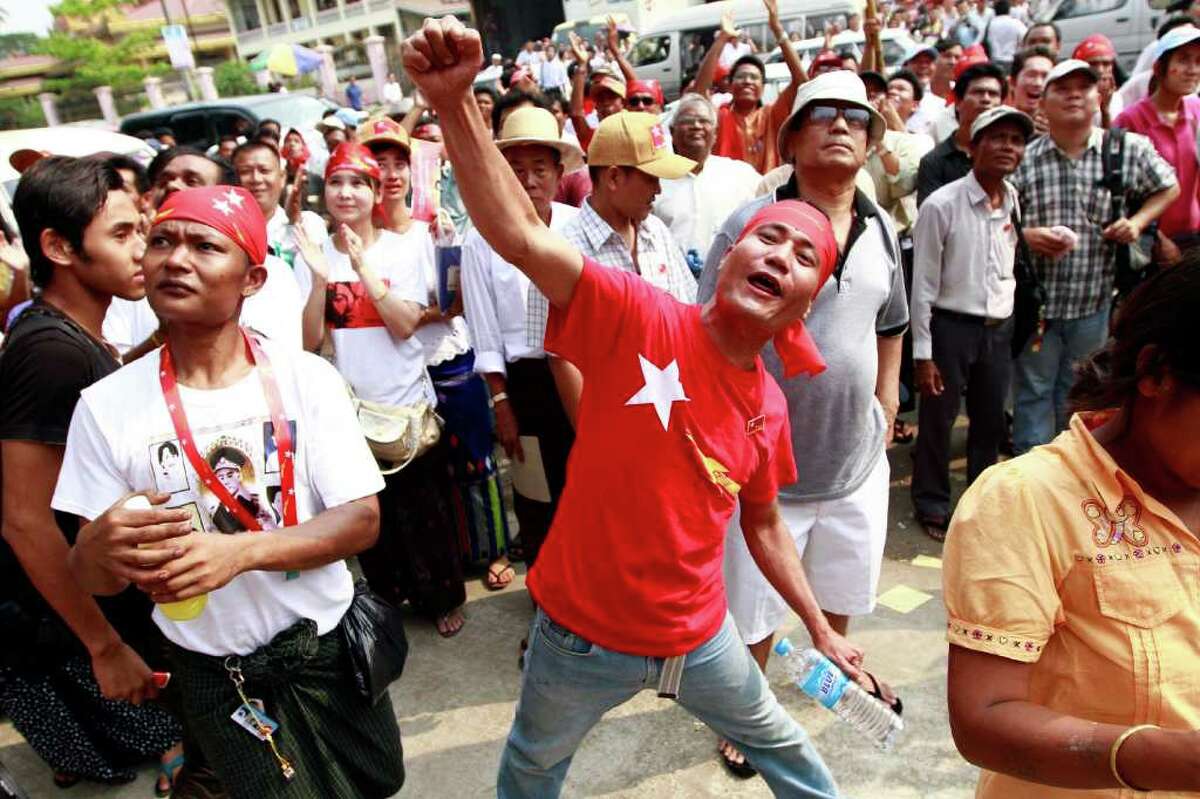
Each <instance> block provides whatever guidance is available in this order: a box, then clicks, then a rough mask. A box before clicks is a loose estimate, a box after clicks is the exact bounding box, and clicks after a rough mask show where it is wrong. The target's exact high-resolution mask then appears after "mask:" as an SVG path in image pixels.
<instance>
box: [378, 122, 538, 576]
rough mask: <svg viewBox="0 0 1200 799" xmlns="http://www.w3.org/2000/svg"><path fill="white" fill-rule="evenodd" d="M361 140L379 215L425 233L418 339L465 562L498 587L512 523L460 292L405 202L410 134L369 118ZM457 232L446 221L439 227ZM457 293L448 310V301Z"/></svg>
mask: <svg viewBox="0 0 1200 799" xmlns="http://www.w3.org/2000/svg"><path fill="white" fill-rule="evenodd" d="M358 140H359V141H360V142H362V143H363V144H364V145H366V147H367V148H368V149H370V150H371V152H372V154H373V155H374V156H375V159H376V160H377V161H378V162H379V169H380V174H381V175H382V189H381V198H380V203H379V206H378V207H377V208H376V215H375V218H376V220H377V221H378V222H379V223H380V225H381V226H382V227H384V228H386V229H387V230H391V231H393V232H395V233H397V234H398V235H401V236H408V235H414V236H416V235H420V236H421V237H423V238H424V240H425V241H427V242H428V245H427V247H426V250H427V252H426V253H425V255H426V257H422V258H420V259H417V260H415V261H413V262H412V263H411V267H412V268H423V269H424V270H425V282H426V285H427V287H428V290H429V300H428V305H427V306H426V307H425V310H424V311H422V313H421V318H420V319H419V320H418V322H417V332H416V336H417V338H418V339H419V340H420V341H421V344H422V345H423V346H424V348H425V364H426V366H427V367H428V369H429V376H430V377H431V378H432V379H433V384H434V388H435V390H436V392H437V399H438V405H437V410H438V415H439V416H441V417H442V419H443V420H445V423H446V430H445V434H446V436H447V440H448V442H449V448H450V468H451V471H452V473H453V475H454V488H455V493H454V500H455V501H454V522H455V534H456V536H457V538H458V540H459V541H460V542H461V544H462V548H463V556H464V558H465V560H466V562H467V563H468V564H471V565H473V566H477V567H487V569H488V571H487V574H486V576H485V577H484V585H485V586H486V587H487V588H488V589H490V590H493V591H497V590H500V589H502V588H504V587H506V586H507V585H508V584H509V583H511V582H512V580H513V577H514V576H515V574H516V573H515V571H514V570H513V568H512V566H511V565H510V564H509V561H508V558H507V552H508V549H509V544H510V542H509V533H508V521H507V518H506V514H505V508H504V503H503V500H502V494H501V489H500V481H499V475H498V473H497V468H496V461H495V457H494V452H495V445H494V438H493V434H492V420H491V410H490V409H489V407H488V392H487V387H486V386H485V385H484V383H483V380H482V379H481V378H480V377H479V376H478V375H477V374H475V354H474V352H473V351H472V350H471V342H470V338H469V336H468V333H467V324H466V321H465V320H464V318H463V302H462V294H461V292H460V291H459V289H458V288H456V287H455V286H453V285H451V284H450V281H449V276H447V281H446V285H445V286H443V285H442V280H441V274H440V272H439V270H438V268H437V264H436V262H435V257H434V247H433V239H432V232H431V231H430V227H429V225H428V224H427V223H425V222H422V221H420V220H416V219H413V217H412V214H411V212H410V209H409V204H408V190H409V185H410V182H411V172H410V170H409V156H410V154H411V152H412V144H411V142H410V141H409V137H408V133H407V132H406V131H405V130H404V128H403V127H401V126H400V125H399V124H397V123H396V122H394V121H392V120H391V119H388V118H386V117H384V118H382V119H378V120H373V121H371V122H368V123H366V124H365V125H363V126H362V127H360V128H359V130H358ZM439 227H440V228H441V229H443V230H452V223H451V222H450V221H449V219H443V221H442V223H441V225H440V226H439ZM448 294H453V295H454V298H453V302H451V303H450V304H449V307H448V308H446V310H444V311H443V310H442V306H443V305H444V304H445V303H444V302H443V300H444V299H445V298H446V297H447V295H448Z"/></svg>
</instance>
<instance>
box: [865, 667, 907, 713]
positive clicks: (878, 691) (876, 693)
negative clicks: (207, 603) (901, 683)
mask: <svg viewBox="0 0 1200 799" xmlns="http://www.w3.org/2000/svg"><path fill="white" fill-rule="evenodd" d="M863 674H865V675H867V676H868V677H870V678H871V684H872V685H874V686H875V687H874V688H872V689H871V690H870V691H869V692H868V693H870V694H871V696H873V697H875V698H876V699H878V700H879V701H880V702H883V703H884V704H885V705H887V704H888V703H887V700H886V699H884V698H883V689H882V688H880V685H881V683H880V682H879V678H878V677H876V676H875V675H874V674H872V673H871V672H869V671H867V670H866V669H863ZM888 707H890V708H891V709H892V712H893V713H895V714H896V715H897V716H902V715H904V703H903V702H901V701H900V696H899V695H898V694H897V696H896V701H895V702H892V703H891V704H890V705H888Z"/></svg>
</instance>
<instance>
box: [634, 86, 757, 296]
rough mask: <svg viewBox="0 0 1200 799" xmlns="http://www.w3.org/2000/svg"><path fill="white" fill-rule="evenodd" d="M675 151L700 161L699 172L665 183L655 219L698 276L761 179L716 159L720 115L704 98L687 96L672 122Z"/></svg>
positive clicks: (739, 164) (735, 161)
mask: <svg viewBox="0 0 1200 799" xmlns="http://www.w3.org/2000/svg"><path fill="white" fill-rule="evenodd" d="M671 141H672V144H673V145H674V147H675V152H677V153H679V154H680V155H682V156H684V157H685V158H690V159H692V160H693V161H695V162H696V168H695V169H693V170H692V171H691V172H690V173H688V174H687V175H684V176H683V177H681V178H678V179H676V180H662V181H660V184H661V187H662V193H661V194H660V195H658V198H657V199H656V200H655V201H654V215H655V216H657V217H658V218H659V219H661V220H662V221H664V222H666V223H667V227H668V228H670V229H671V235H672V236H673V237H674V238H675V241H676V242H678V243H679V246H680V247H682V248H683V251H684V253H685V255H686V256H687V262H688V266H689V267H691V268H692V270H693V271H694V272H696V273H699V271H700V267H701V266H703V264H704V256H705V254H706V253H707V252H708V248H709V246H710V245H711V244H712V242H713V238H714V237H716V235H717V230H718V229H719V228H720V227H721V225H722V224H723V223H724V222H725V220H726V219H728V218H729V215H730V214H732V213H733V212H734V211H736V210H737V209H738V208H739V207H740V206H741V205H742V204H743V203H746V202H748V201H749V200H751V199H753V197H754V193H755V192H754V190H755V188H756V187H757V186H758V183H759V181H760V180H761V179H762V176H761V175H759V174H758V172H757V171H756V170H755V169H754V167H752V166H750V165H749V164H747V163H746V162H745V161H741V160H738V159H735V158H725V157H723V156H720V155H714V154H713V152H712V149H713V145H714V144H715V143H716V141H717V110H716V109H715V108H714V107H713V104H712V102H710V101H709V99H708V98H707V97H705V96H704V95H701V94H685V95H684V96H683V97H682V98H681V99H680V101H679V106H678V108H677V109H676V111H675V116H674V118H673V119H672V120H671Z"/></svg>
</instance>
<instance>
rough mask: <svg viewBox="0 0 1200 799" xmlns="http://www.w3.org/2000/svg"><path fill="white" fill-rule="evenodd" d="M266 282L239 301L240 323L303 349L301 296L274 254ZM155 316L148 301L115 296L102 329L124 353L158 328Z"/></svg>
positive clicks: (298, 289)
mask: <svg viewBox="0 0 1200 799" xmlns="http://www.w3.org/2000/svg"><path fill="white" fill-rule="evenodd" d="M263 266H265V267H266V268H267V281H266V282H265V283H263V287H262V288H261V289H259V291H258V293H257V294H254V295H252V296H250V297H247V298H246V300H245V301H244V302H243V303H242V315H241V319H240V321H241V323H242V324H243V325H245V326H246V327H250V328H253V329H255V330H257V331H258V332H259V333H262V334H263V335H264V336H266V337H267V338H269V339H271V340H272V341H277V342H279V343H281V344H284V345H285V346H288V347H294V348H295V349H303V347H304V338H303V327H302V322H301V316H302V315H303V313H304V297H305V296H306V295H304V294H301V293H300V286H299V284H297V282H296V277H295V275H293V274H292V270H291V269H289V268H288V265H287V264H286V263H284V262H283V261H282V260H280V259H279V258H276V257H275V256H274V255H268V256H267V260H266V261H265V262H264V263H263ZM158 325H159V321H158V316H156V315H155V313H154V309H152V308H151V307H150V302H149V300H146V299H144V298H143V299H140V300H122V299H120V298H114V299H113V301H112V304H111V305H109V306H108V313H107V314H105V316H104V325H103V327H102V328H101V332H102V333H103V335H104V339H105V340H106V341H108V343H110V344H112V345H113V346H114V347H116V348H117V351H118V352H120V353H121V354H122V355H124V354H125V353H126V352H129V350H131V349H133V348H134V347H136V346H137V345H138V344H141V343H142V342H143V341H145V340H146V339H148V338H150V337H151V336H152V335H154V331H156V330H158Z"/></svg>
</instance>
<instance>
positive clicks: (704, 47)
mask: <svg viewBox="0 0 1200 799" xmlns="http://www.w3.org/2000/svg"><path fill="white" fill-rule="evenodd" d="M714 33H715V31H713V30H711V29H710V30H703V31H695V30H693V31H683V32H682V33H680V34H679V40H680V41H681V42H683V53H682V56H683V72H684V74H685V75H687V74H690V73H693V72H694V71H695V70H697V69H699V68H700V62H701V61H703V60H704V54H705V53H707V52H708V48H709V47H710V46H711V45H712V42H713V34H714Z"/></svg>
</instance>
